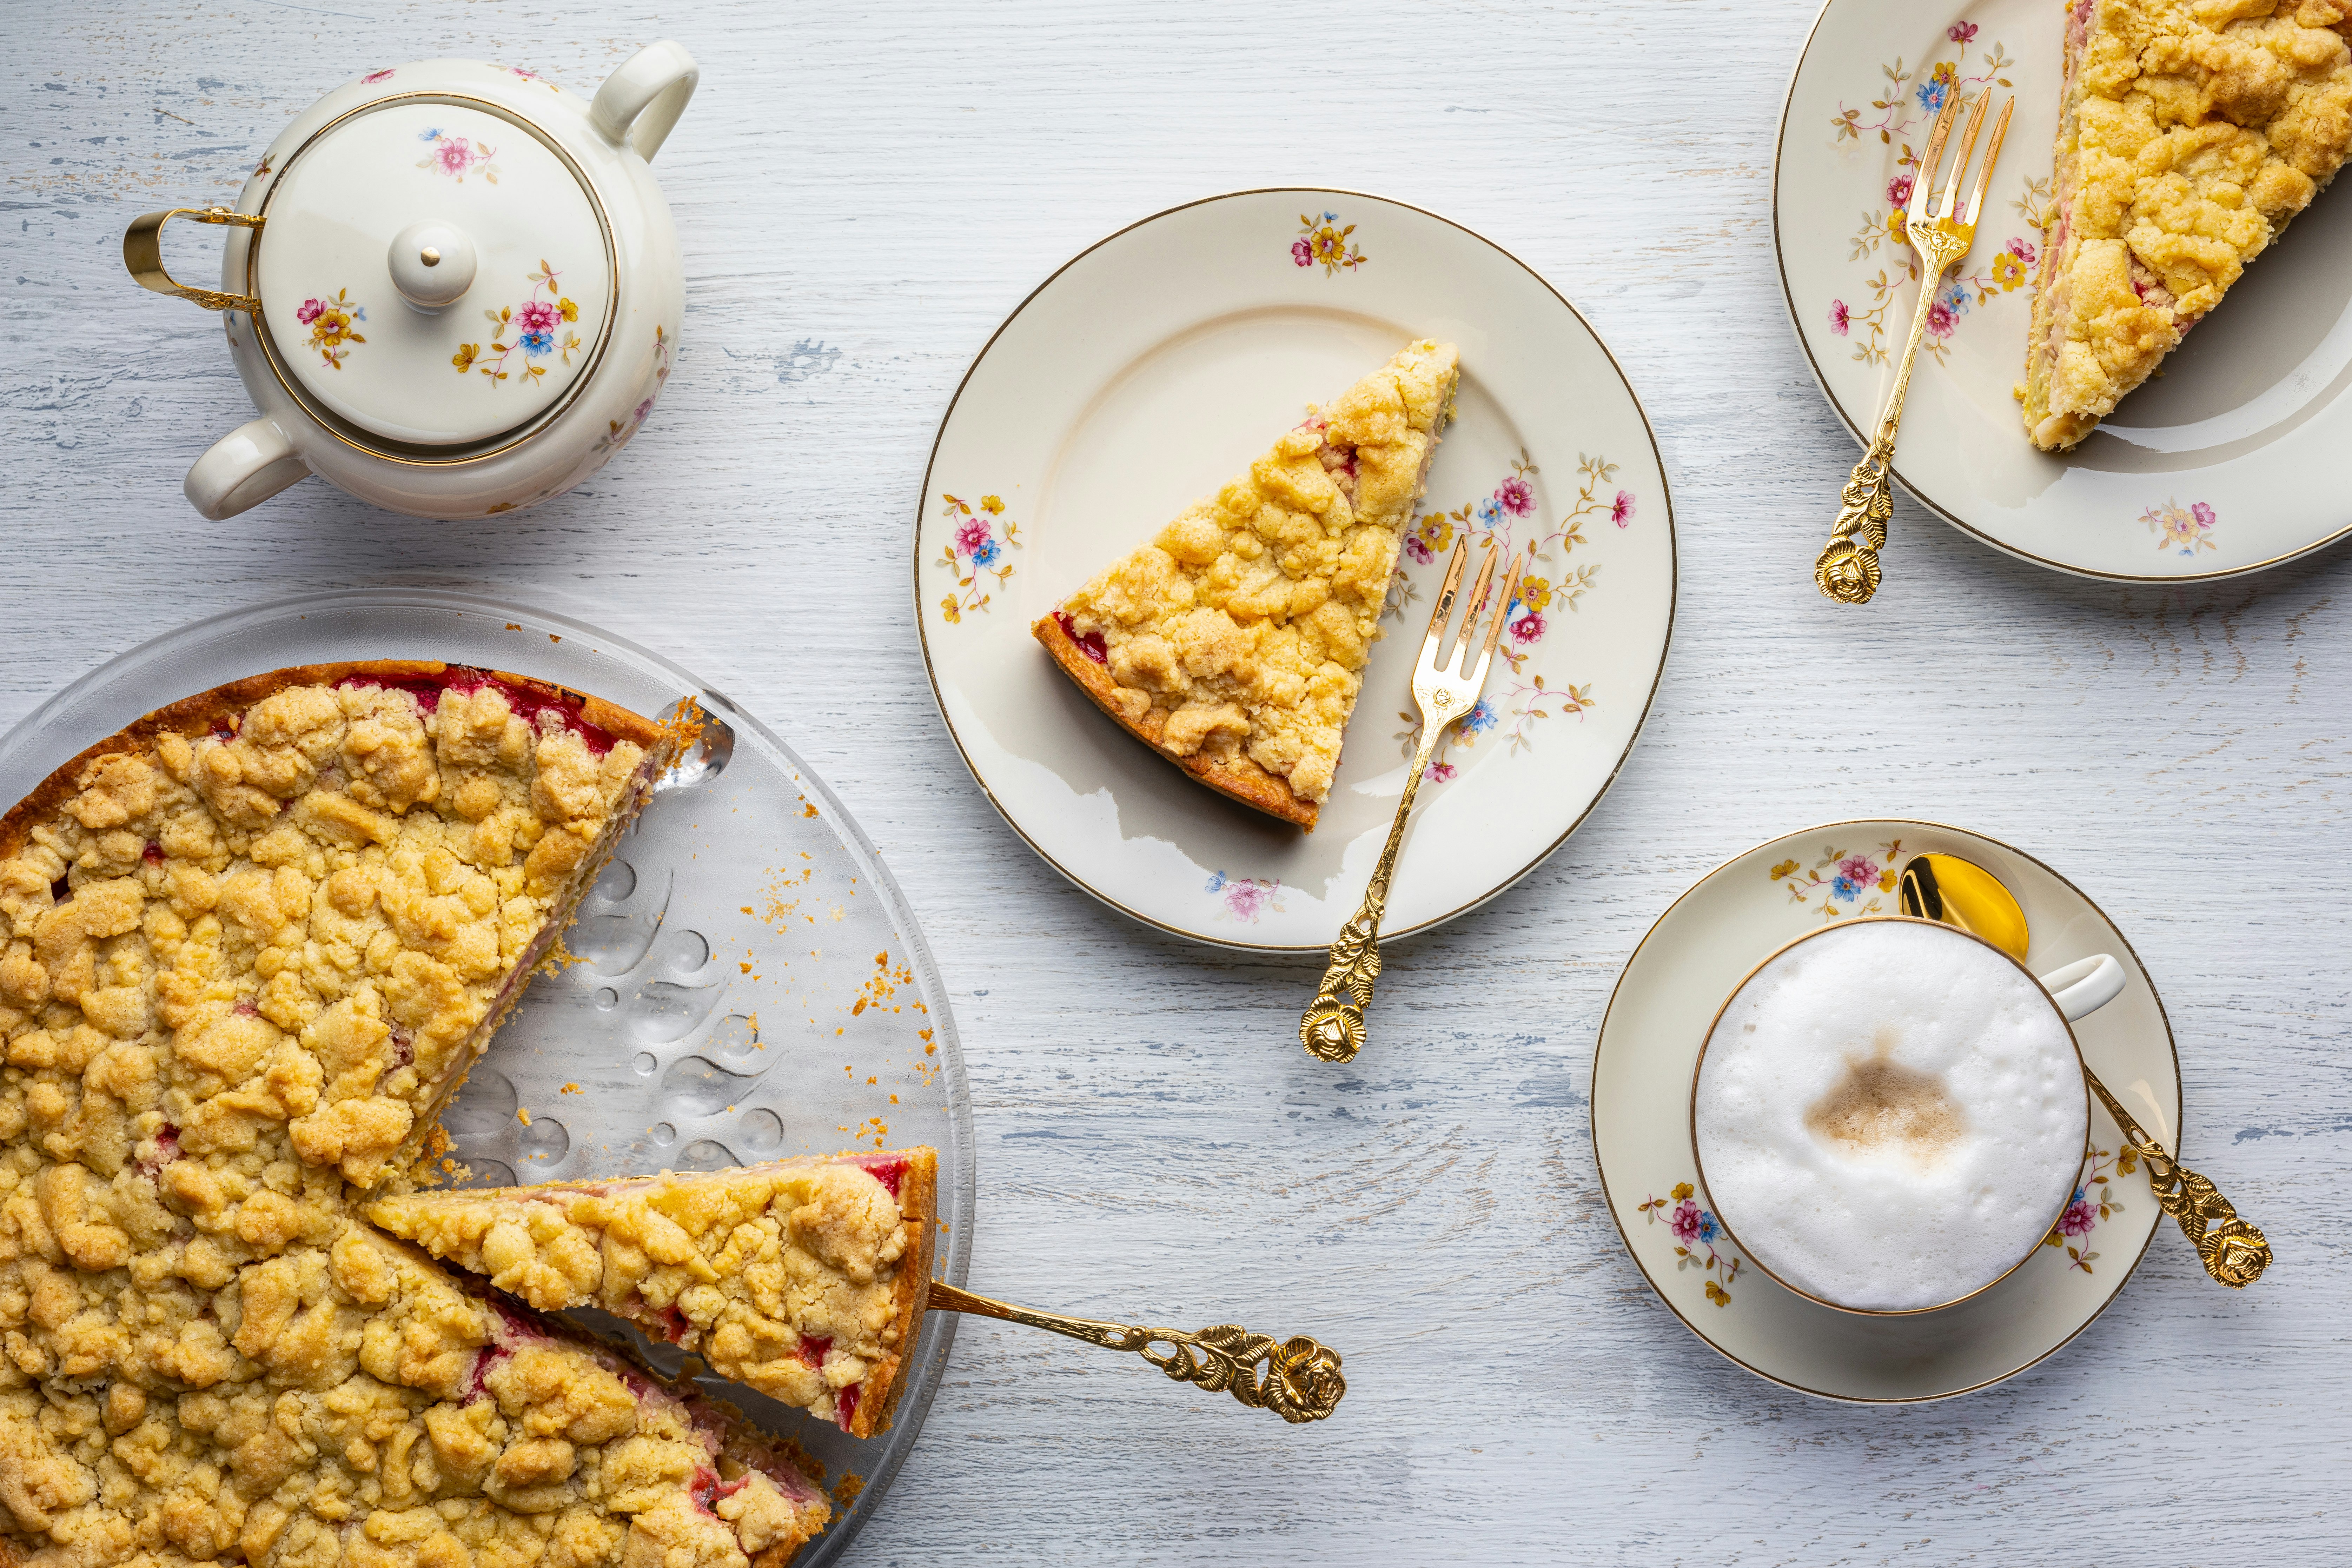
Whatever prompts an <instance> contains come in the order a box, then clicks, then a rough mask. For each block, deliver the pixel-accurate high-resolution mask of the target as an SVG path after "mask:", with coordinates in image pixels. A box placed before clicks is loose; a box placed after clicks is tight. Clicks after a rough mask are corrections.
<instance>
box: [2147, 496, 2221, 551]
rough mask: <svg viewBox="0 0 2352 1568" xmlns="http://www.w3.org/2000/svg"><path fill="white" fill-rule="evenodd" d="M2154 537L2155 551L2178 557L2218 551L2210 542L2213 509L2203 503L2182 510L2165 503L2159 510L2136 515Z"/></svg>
mask: <svg viewBox="0 0 2352 1568" xmlns="http://www.w3.org/2000/svg"><path fill="white" fill-rule="evenodd" d="M2139 520H2140V521H2141V522H2143V523H2146V524H2147V526H2148V527H2149V528H2151V529H2153V530H2155V533H2156V548H2157V549H2159V550H2174V551H2177V552H2179V554H2181V555H2195V554H2196V553H2197V552H2198V551H2199V550H2200V549H2221V546H2219V545H2217V544H2215V543H2214V542H2213V524H2214V521H2215V518H2214V516H2213V508H2212V507H2209V506H2207V505H2206V504H2205V503H2204V502H2202V501H2191V502H2189V505H2187V506H2185V507H2184V506H2182V505H2181V504H2180V503H2179V502H2178V501H2169V500H2168V501H2167V502H2165V503H2164V505H2162V506H2161V507H2149V508H2148V509H2147V511H2145V512H2142V513H2141V514H2140V515H2139Z"/></svg>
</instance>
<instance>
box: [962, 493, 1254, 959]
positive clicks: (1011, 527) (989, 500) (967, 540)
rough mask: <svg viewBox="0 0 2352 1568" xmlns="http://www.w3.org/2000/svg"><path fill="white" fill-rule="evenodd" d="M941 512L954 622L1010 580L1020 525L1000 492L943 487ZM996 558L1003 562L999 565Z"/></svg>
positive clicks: (979, 606) (977, 608)
mask: <svg viewBox="0 0 2352 1568" xmlns="http://www.w3.org/2000/svg"><path fill="white" fill-rule="evenodd" d="M940 516H941V517H947V518H948V519H950V521H951V522H954V523H955V532H954V533H953V534H951V535H950V536H949V538H948V542H947V546H946V548H945V549H943V550H941V552H940V559H939V562H938V564H939V565H940V566H943V567H946V568H947V569H948V570H949V571H950V572H952V573H954V574H955V587H956V591H955V592H952V593H950V594H949V595H947V596H946V597H945V598H943V599H941V600H940V615H941V616H943V617H944V618H945V619H946V620H947V622H948V623H949V624H950V625H953V624H954V623H955V622H959V621H961V620H962V619H963V618H964V617H965V616H966V615H967V614H972V613H977V612H981V611H984V610H986V609H987V608H988V601H989V597H990V595H989V593H988V591H986V590H985V589H982V587H980V585H979V584H980V580H981V579H982V578H983V577H992V578H994V579H995V580H996V586H997V587H998V588H999V589H1002V588H1003V586H1004V585H1005V583H1006V582H1007V581H1009V580H1011V579H1012V577H1013V563H1012V562H1011V561H1009V560H1005V559H1004V552H1005V551H1006V550H1007V549H1020V548H1021V525H1020V524H1018V523H1016V522H1014V521H1013V519H1012V518H1011V517H1005V516H1004V500H1003V497H999V496H982V497H981V498H980V507H979V509H978V510H977V511H975V510H974V509H973V507H972V504H971V502H969V501H967V500H965V499H963V497H961V496H950V495H949V494H948V493H947V492H946V491H944V490H942V491H940ZM959 518H961V521H956V519H959ZM998 518H1002V519H1003V523H1004V537H1003V538H1002V539H999V538H997V537H996V530H995V528H994V527H993V521H994V519H998ZM999 561H1003V565H1002V566H1000V565H998V564H997V563H998V562H999ZM1097 662H1099V661H1097ZM1219 874H1221V875H1222V874H1223V873H1219ZM1253 918H1255V916H1253Z"/></svg>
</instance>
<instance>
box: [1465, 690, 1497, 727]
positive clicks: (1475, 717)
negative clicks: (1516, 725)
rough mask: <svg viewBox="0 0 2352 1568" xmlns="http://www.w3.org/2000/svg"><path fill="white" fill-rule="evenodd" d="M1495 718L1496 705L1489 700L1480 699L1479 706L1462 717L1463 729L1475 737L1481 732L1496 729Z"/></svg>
mask: <svg viewBox="0 0 2352 1568" xmlns="http://www.w3.org/2000/svg"><path fill="white" fill-rule="evenodd" d="M1495 717H1496V715H1495V705H1494V703H1493V702H1492V701H1491V700H1490V699H1488V698H1486V697H1480V698H1479V699H1478V706H1476V707H1474V708H1472V709H1471V710H1470V711H1469V712H1468V713H1465V714H1464V715H1463V716H1462V727H1463V728H1464V729H1465V730H1466V731H1468V732H1469V733H1471V734H1473V735H1475V734H1477V733H1478V732H1479V731H1480V730H1486V729H1492V728H1494V727H1495Z"/></svg>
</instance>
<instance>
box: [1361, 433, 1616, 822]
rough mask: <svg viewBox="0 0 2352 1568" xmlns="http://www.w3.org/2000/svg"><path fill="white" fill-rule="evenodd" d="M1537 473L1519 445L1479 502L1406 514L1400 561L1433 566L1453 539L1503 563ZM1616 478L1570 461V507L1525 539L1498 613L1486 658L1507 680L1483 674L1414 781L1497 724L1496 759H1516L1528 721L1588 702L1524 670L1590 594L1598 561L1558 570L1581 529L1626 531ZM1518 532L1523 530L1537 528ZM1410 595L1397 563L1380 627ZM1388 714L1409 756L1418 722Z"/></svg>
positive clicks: (1437, 772)
mask: <svg viewBox="0 0 2352 1568" xmlns="http://www.w3.org/2000/svg"><path fill="white" fill-rule="evenodd" d="M1540 472H1541V470H1539V469H1538V468H1537V466H1536V465H1535V464H1534V463H1532V462H1530V461H1529V460H1528V451H1527V448H1526V447H1524V446H1523V447H1521V448H1519V455H1518V456H1517V459H1515V460H1514V461H1513V462H1512V464H1511V472H1510V473H1509V474H1508V475H1507V476H1505V477H1504V478H1503V479H1501V480H1500V481H1498V482H1497V483H1496V486H1495V487H1494V489H1493V490H1492V491H1490V492H1488V493H1487V494H1486V496H1484V497H1481V498H1479V499H1478V500H1475V501H1469V502H1465V503H1464V504H1463V505H1462V506H1460V507H1455V508H1454V510H1452V511H1450V512H1444V511H1440V512H1430V513H1425V514H1423V516H1421V517H1415V518H1414V519H1413V520H1412V523H1411V524H1409V525H1408V526H1407V527H1406V529H1405V536H1404V546H1403V550H1402V554H1403V556H1404V559H1405V560H1406V561H1409V562H1412V564H1415V565H1420V566H1429V565H1433V564H1434V563H1435V562H1436V560H1437V559H1438V558H1439V557H1440V556H1442V555H1444V553H1445V552H1447V551H1449V550H1451V549H1453V548H1454V539H1455V538H1456V537H1457V535H1458V536H1459V537H1461V538H1472V539H1484V540H1488V541H1491V542H1492V543H1493V544H1494V546H1495V548H1496V551H1497V552H1498V554H1499V555H1500V556H1501V557H1502V559H1505V560H1507V559H1509V557H1510V552H1511V550H1512V549H1513V545H1514V536H1515V535H1516V534H1517V531H1518V528H1519V526H1520V524H1521V523H1522V521H1524V520H1525V519H1527V518H1528V517H1533V516H1534V515H1535V513H1536V510H1537V505H1536V492H1535V486H1534V485H1533V484H1531V483H1530V481H1531V480H1533V479H1534V478H1536V476H1538V474H1539V473H1540ZM1616 473H1617V465H1616V464H1614V463H1612V462H1610V461H1608V459H1607V458H1605V457H1594V456H1586V455H1583V454H1581V453H1580V454H1578V455H1577V476H1578V478H1579V479H1580V485H1579V487H1578V490H1577V495H1576V501H1575V503H1574V505H1572V506H1570V507H1569V509H1568V513H1567V515H1566V516H1565V517H1562V518H1561V519H1560V521H1559V527H1557V528H1552V529H1550V530H1549V531H1547V532H1543V533H1538V534H1534V535H1533V537H1532V538H1529V539H1528V569H1527V574H1526V575H1525V576H1524V577H1522V578H1521V579H1520V580H1519V591H1518V594H1517V597H1516V598H1514V599H1513V600H1512V601H1511V602H1510V605H1509V607H1508V608H1507V610H1506V611H1505V612H1504V621H1503V628H1504V637H1503V640H1502V642H1501V643H1498V644H1496V652H1497V653H1500V654H1501V655H1502V657H1503V661H1504V663H1505V664H1506V665H1507V666H1508V669H1507V673H1506V674H1500V675H1499V676H1494V677H1490V680H1489V684H1488V688H1487V692H1486V695H1484V696H1482V697H1481V698H1480V699H1479V701H1478V705H1477V706H1475V707H1474V708H1472V709H1471V710H1470V711H1469V712H1468V713H1466V714H1464V715H1463V716H1461V717H1460V718H1459V719H1457V720H1455V721H1454V730H1453V733H1452V734H1451V735H1449V736H1447V737H1445V739H1444V741H1443V742H1442V743H1441V744H1440V745H1439V747H1438V748H1437V750H1436V752H1435V753H1433V755H1432V756H1431V758H1430V762H1429V771H1428V772H1427V774H1425V775H1424V777H1425V778H1426V779H1428V780H1429V781H1430V782H1431V783H1441V784H1442V783H1444V781H1445V780H1447V779H1451V778H1453V777H1454V774H1455V772H1456V768H1455V766H1454V764H1453V763H1451V762H1449V761H1447V760H1446V759H1445V751H1446V748H1447V747H1450V746H1454V745H1460V746H1462V747H1465V748H1468V747H1475V746H1476V745H1477V744H1478V737H1480V736H1482V735H1485V734H1487V733H1488V732H1490V731H1492V730H1495V729H1496V727H1498V726H1501V725H1503V721H1505V720H1506V719H1507V720H1508V724H1507V727H1503V729H1502V733H1503V735H1504V736H1505V737H1506V738H1507V747H1506V755H1509V754H1512V753H1517V752H1518V751H1520V750H1521V749H1523V748H1525V747H1531V746H1533V745H1534V744H1535V730H1536V723H1537V721H1538V720H1539V719H1548V718H1550V717H1552V716H1554V715H1555V714H1558V715H1568V714H1576V715H1579V716H1581V715H1582V714H1583V713H1584V711H1585V710H1586V709H1588V708H1590V707H1591V706H1593V704H1594V702H1595V701H1596V700H1597V699H1596V698H1594V696H1593V695H1592V685H1593V683H1591V682H1590V681H1587V682H1585V683H1584V684H1583V685H1575V684H1574V683H1572V682H1571V683H1568V684H1565V685H1549V683H1548V682H1547V681H1546V679H1545V677H1544V676H1543V674H1541V673H1540V672H1537V671H1531V670H1529V669H1528V661H1529V659H1530V658H1531V657H1532V656H1533V654H1534V652H1535V649H1536V645H1537V644H1538V643H1541V642H1542V641H1543V639H1544V636H1545V633H1547V632H1549V631H1551V630H1552V629H1553V626H1554V624H1555V623H1556V621H1557V618H1558V616H1559V612H1560V611H1562V610H1568V611H1574V610H1575V609H1576V607H1577V601H1579V600H1580V599H1582V598H1583V597H1584V596H1585V594H1587V593H1588V592H1590V591H1591V590H1592V587H1593V580H1594V579H1595V578H1596V577H1598V576H1599V575H1600V572H1601V566H1600V563H1598V562H1591V561H1588V562H1586V563H1585V564H1584V565H1582V566H1577V567H1570V565H1569V564H1568V560H1569V558H1570V556H1571V555H1573V554H1574V553H1575V551H1576V548H1577V547H1578V546H1579V545H1589V544H1590V543H1591V540H1589V539H1587V538H1585V537H1584V528H1585V525H1586V524H1587V523H1592V524H1595V525H1598V524H1599V523H1601V521H1604V520H1605V521H1607V522H1609V523H1612V524H1613V525H1615V526H1616V527H1617V528H1629V527H1631V526H1632V525H1633V518H1634V516H1635V514H1636V512H1637V510H1638V509H1639V508H1638V504H1637V503H1636V502H1635V500H1634V498H1633V492H1632V491H1630V490H1625V489H1619V488H1617V487H1616V486H1613V485H1612V482H1611V481H1612V479H1613V477H1614V476H1615V475H1616ZM1528 526H1529V527H1530V528H1534V527H1536V526H1537V525H1533V524H1530V525H1528ZM1555 548H1557V549H1559V562H1558V564H1556V565H1554V564H1550V563H1551V561H1552V554H1551V552H1552V550H1553V549H1555ZM1539 567H1540V568H1541V570H1538V568H1539ZM1545 571H1549V572H1551V573H1553V574H1554V575H1552V576H1549V577H1547V576H1545V575H1543V572H1545ZM1420 598H1421V591H1420V590H1419V589H1418V588H1417V587H1415V586H1414V584H1413V582H1412V579H1411V578H1410V577H1409V576H1407V575H1406V569H1405V567H1404V565H1403V564H1402V563H1400V565H1399V568H1398V571H1397V576H1396V578H1395V580H1393V581H1392V582H1391V584H1390V586H1389V597H1388V601H1387V602H1386V603H1385V604H1383V605H1382V606H1381V619H1382V620H1384V621H1385V620H1388V619H1391V617H1395V616H1400V615H1402V613H1403V612H1404V610H1405V607H1406V606H1407V605H1409V604H1412V603H1415V602H1417V601H1419V600H1420ZM1397 716H1398V717H1399V718H1401V719H1402V720H1403V721H1404V724H1405V727H1404V728H1403V729H1402V731H1400V732H1399V733H1398V735H1397V737H1396V740H1397V743H1398V747H1399V748H1400V749H1401V750H1402V752H1403V754H1404V755H1405V756H1407V757H1411V756H1412V752H1413V748H1414V747H1416V746H1418V745H1419V744H1420V742H1421V719H1420V717H1419V716H1418V715H1416V714H1412V713H1408V712H1400V713H1399V714H1398V715H1397Z"/></svg>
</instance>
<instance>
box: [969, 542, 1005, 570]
mask: <svg viewBox="0 0 2352 1568" xmlns="http://www.w3.org/2000/svg"><path fill="white" fill-rule="evenodd" d="M1002 554H1003V548H1002V547H1001V546H999V545H998V544H997V542H996V540H995V539H994V538H987V539H983V540H982V541H981V543H980V545H979V548H977V549H974V550H973V551H972V552H971V564H972V565H974V566H994V565H995V564H996V558H997V557H998V556H1000V555H1002Z"/></svg>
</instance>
